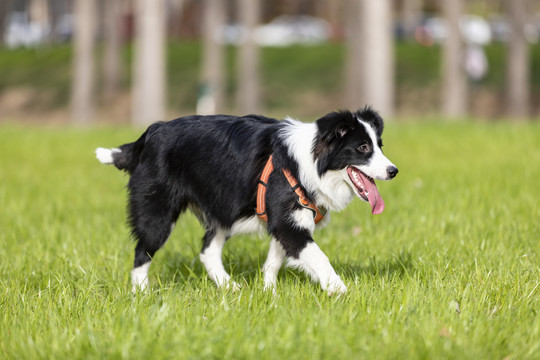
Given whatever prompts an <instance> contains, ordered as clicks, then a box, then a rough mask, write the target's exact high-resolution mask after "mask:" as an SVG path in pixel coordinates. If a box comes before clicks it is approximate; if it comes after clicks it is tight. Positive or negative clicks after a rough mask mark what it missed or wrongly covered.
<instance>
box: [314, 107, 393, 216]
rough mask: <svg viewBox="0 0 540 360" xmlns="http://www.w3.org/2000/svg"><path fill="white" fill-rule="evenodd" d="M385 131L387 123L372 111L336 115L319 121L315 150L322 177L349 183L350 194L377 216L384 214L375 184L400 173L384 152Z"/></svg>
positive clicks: (346, 112) (367, 108)
mask: <svg viewBox="0 0 540 360" xmlns="http://www.w3.org/2000/svg"><path fill="white" fill-rule="evenodd" d="M383 127H384V125H383V120H382V119H381V117H380V116H379V114H378V113H377V112H376V111H374V110H373V109H371V108H370V107H365V108H364V109H361V110H358V111H357V112H354V113H352V112H350V111H341V112H333V113H330V114H327V115H326V116H324V117H322V118H320V119H319V120H317V138H316V140H315V142H314V146H313V156H314V160H315V161H316V163H317V171H318V174H319V176H320V177H321V178H323V177H325V176H326V177H328V176H327V175H328V174H331V176H330V178H331V179H332V180H331V181H333V182H336V181H337V182H346V183H347V184H348V186H349V190H350V191H352V192H354V193H355V194H356V195H357V196H358V197H359V198H361V199H362V200H365V201H368V202H369V203H370V205H371V209H372V213H373V214H380V213H381V212H382V211H383V210H384V201H383V199H382V197H381V195H380V194H379V191H378V190H377V187H376V185H375V181H374V180H390V179H392V178H394V177H395V176H396V174H397V173H398V169H397V167H396V166H395V165H394V164H392V162H390V160H388V159H387V158H386V156H384V154H383V152H382V149H381V147H382V140H381V135H382V132H383ZM336 185H337V184H336Z"/></svg>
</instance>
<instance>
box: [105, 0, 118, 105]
mask: <svg viewBox="0 0 540 360" xmlns="http://www.w3.org/2000/svg"><path fill="white" fill-rule="evenodd" d="M122 4H123V1H121V0H113V1H105V2H104V11H105V14H104V15H105V56H104V59H103V77H104V79H103V80H104V81H103V95H104V97H105V99H106V100H107V101H111V100H112V99H113V98H114V97H115V96H116V95H118V92H119V87H120V76H121V75H120V74H121V69H120V61H121V39H120V36H121V34H120V26H121V11H122Z"/></svg>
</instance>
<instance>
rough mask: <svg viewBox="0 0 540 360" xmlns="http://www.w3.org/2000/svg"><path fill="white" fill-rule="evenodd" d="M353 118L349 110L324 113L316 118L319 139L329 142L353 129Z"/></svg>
mask: <svg viewBox="0 0 540 360" xmlns="http://www.w3.org/2000/svg"><path fill="white" fill-rule="evenodd" d="M354 123H355V122H354V118H353V115H352V114H351V112H350V111H339V112H332V113H329V114H326V115H325V116H323V117H322V118H320V119H319V120H317V131H318V135H319V139H321V140H322V141H324V142H326V143H331V142H332V141H333V140H335V139H341V138H343V137H344V136H345V135H347V133H348V132H349V131H351V130H352V129H354Z"/></svg>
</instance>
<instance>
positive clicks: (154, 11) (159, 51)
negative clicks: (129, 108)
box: [132, 0, 166, 126]
mask: <svg viewBox="0 0 540 360" xmlns="http://www.w3.org/2000/svg"><path fill="white" fill-rule="evenodd" d="M164 19H165V17H164V2H163V0H136V1H135V60H134V67H133V69H134V74H133V104H132V105H133V114H132V121H133V124H135V125H137V126H147V125H149V124H151V123H153V122H156V121H159V120H165V92H166V91H165V20H164Z"/></svg>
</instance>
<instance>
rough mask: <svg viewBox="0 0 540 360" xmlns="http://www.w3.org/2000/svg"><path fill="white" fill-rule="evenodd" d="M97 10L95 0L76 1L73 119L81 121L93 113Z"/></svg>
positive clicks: (84, 120)
mask: <svg viewBox="0 0 540 360" xmlns="http://www.w3.org/2000/svg"><path fill="white" fill-rule="evenodd" d="M95 11H96V8H95V2H94V0H76V1H75V16H76V18H77V21H76V22H75V29H74V31H75V32H74V39H73V44H74V56H73V76H72V95H71V102H72V119H73V121H74V122H75V123H77V124H82V125H84V124H88V123H89V122H90V121H91V120H92V116H93V100H94V94H93V92H94V31H95V28H94V24H95Z"/></svg>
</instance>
